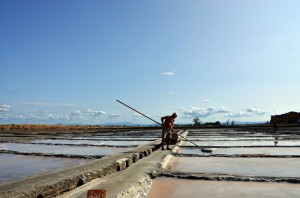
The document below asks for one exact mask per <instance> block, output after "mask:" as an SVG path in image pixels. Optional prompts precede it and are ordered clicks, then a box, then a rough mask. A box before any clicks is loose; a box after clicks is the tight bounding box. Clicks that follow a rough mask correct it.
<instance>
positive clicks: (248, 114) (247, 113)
mask: <svg viewBox="0 0 300 198" xmlns="http://www.w3.org/2000/svg"><path fill="white" fill-rule="evenodd" d="M268 114H271V113H270V112H268V111H262V110H259V109H256V108H252V107H251V108H247V109H246V110H245V112H236V113H230V114H229V115H228V117H236V118H241V117H251V116H263V115H268Z"/></svg>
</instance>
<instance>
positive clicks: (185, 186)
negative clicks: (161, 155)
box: [147, 177, 300, 198]
mask: <svg viewBox="0 0 300 198" xmlns="http://www.w3.org/2000/svg"><path fill="white" fill-rule="evenodd" d="M157 197H163V198H182V197H187V198H199V197H222V198H240V197H243V198H253V197H263V198H291V197H300V185H299V184H284V183H261V182H260V183H258V182H229V181H204V180H188V179H175V178H163V177H161V178H157V179H154V180H153V183H152V186H151V190H150V192H149V193H148V196H147V198H157Z"/></svg>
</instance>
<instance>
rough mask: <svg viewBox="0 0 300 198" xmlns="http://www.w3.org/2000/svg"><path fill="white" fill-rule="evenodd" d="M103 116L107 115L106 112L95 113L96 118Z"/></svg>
mask: <svg viewBox="0 0 300 198" xmlns="http://www.w3.org/2000/svg"><path fill="white" fill-rule="evenodd" d="M103 115H106V112H104V111H95V113H94V118H97V117H100V116H103Z"/></svg>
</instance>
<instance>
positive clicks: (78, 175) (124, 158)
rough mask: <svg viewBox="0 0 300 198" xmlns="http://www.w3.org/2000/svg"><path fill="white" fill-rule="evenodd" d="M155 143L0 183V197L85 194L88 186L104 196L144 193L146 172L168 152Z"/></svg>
mask: <svg viewBox="0 0 300 198" xmlns="http://www.w3.org/2000/svg"><path fill="white" fill-rule="evenodd" d="M159 143H160V141H159V140H156V141H153V142H151V143H149V144H146V145H143V146H139V147H137V148H134V149H132V150H130V151H128V152H124V153H120V154H116V155H112V156H106V157H104V158H102V159H98V160H93V161H91V162H89V163H87V164H85V165H76V166H73V167H70V168H67V169H64V170H58V171H53V172H49V173H46V174H42V175H37V176H32V177H29V178H24V179H20V180H17V181H14V182H8V183H4V184H1V185H0V197H3V198H6V197H55V196H62V197H86V195H87V191H88V190H89V189H104V190H106V191H107V197H143V196H146V194H147V192H148V190H149V189H150V185H151V178H150V175H153V173H154V175H155V170H156V169H157V168H159V167H160V166H161V165H160V163H161V161H162V160H163V158H164V157H165V156H166V155H167V154H168V153H170V152H169V151H162V150H158V149H159ZM148 173H149V174H148Z"/></svg>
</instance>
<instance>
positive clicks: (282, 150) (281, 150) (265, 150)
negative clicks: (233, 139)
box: [176, 147, 300, 156]
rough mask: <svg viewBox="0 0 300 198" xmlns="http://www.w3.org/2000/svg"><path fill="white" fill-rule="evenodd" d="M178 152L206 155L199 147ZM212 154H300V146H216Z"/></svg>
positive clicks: (180, 149)
mask: <svg viewBox="0 0 300 198" xmlns="http://www.w3.org/2000/svg"><path fill="white" fill-rule="evenodd" d="M176 153H178V154H183V155H184V154H188V155H204V154H206V155H207V153H203V152H201V150H200V149H198V148H179V150H178V151H177V152H176ZM212 154H217V155H229V156H230V155H270V156H283V155H284V156H300V147H290V148H289V147H271V148H270V147H261V148H260V147H254V148H251V147H246V148H216V149H213V152H212Z"/></svg>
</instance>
